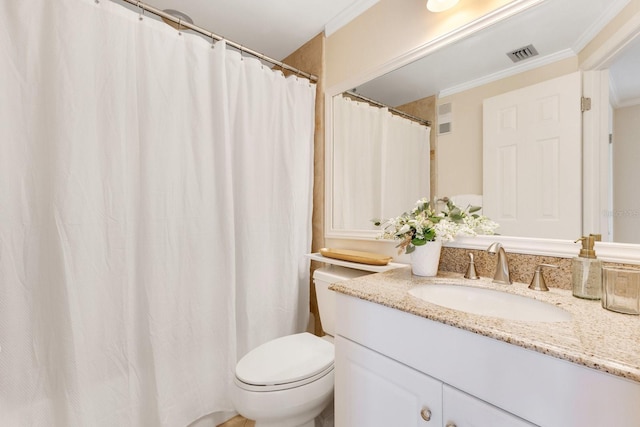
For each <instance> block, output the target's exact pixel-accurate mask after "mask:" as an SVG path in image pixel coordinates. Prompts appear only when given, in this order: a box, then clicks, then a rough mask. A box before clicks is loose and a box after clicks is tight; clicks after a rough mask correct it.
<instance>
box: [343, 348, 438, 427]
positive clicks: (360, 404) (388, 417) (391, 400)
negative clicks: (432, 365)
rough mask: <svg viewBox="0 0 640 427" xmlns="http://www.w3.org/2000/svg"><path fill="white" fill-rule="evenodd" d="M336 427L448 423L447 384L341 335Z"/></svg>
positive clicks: (436, 424) (418, 425) (386, 426)
mask: <svg viewBox="0 0 640 427" xmlns="http://www.w3.org/2000/svg"><path fill="white" fill-rule="evenodd" d="M335 346H336V360H335V381H336V388H335V425H336V427H355V426H367V427H378V426H379V427H389V426H402V427H412V426H416V427H429V426H434V427H435V426H438V427H440V426H441V425H442V383H441V382H440V381H438V380H435V379H433V378H431V377H429V376H427V375H425V374H423V373H421V372H418V371H416V370H414V369H411V368H409V367H408V366H406V365H403V364H401V363H399V362H396V361H395V360H392V359H389V358H388V357H386V356H383V355H381V354H379V353H376V352H375V351H373V350H370V349H368V348H366V347H363V346H361V345H359V344H356V343H354V342H352V341H349V340H347V339H345V338H343V337H340V336H338V337H336V340H335Z"/></svg>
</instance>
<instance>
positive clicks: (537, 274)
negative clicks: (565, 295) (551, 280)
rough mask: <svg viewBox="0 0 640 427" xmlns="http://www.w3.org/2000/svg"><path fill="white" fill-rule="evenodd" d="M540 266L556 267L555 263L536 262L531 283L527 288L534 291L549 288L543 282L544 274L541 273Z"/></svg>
mask: <svg viewBox="0 0 640 427" xmlns="http://www.w3.org/2000/svg"><path fill="white" fill-rule="evenodd" d="M542 267H550V268H558V266H557V265H552V264H538V266H537V267H536V270H535V271H534V272H533V278H532V279H531V284H530V285H529V289H533V290H534V291H548V290H549V288H548V287H547V284H546V283H545V282H544V276H543V275H542Z"/></svg>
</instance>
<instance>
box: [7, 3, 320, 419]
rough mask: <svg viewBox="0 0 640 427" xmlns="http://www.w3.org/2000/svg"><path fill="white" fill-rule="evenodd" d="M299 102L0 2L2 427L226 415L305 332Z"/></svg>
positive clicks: (173, 55)
mask: <svg viewBox="0 0 640 427" xmlns="http://www.w3.org/2000/svg"><path fill="white" fill-rule="evenodd" d="M314 96H315V88H314V86H313V85H311V84H309V82H308V81H303V80H299V79H297V78H284V77H283V76H282V74H281V73H278V72H272V71H271V70H269V69H267V68H265V67H262V65H261V64H260V63H259V62H258V61H257V60H254V59H248V58H244V59H242V58H241V56H240V55H239V54H238V53H236V52H232V51H229V50H227V49H226V48H225V46H224V44H223V43H218V44H216V45H215V48H213V49H212V48H211V43H210V41H207V40H205V39H203V38H201V37H198V36H195V35H189V34H179V33H178V32H177V31H176V30H173V29H171V28H170V27H168V26H166V25H164V24H162V23H160V22H158V21H155V20H153V19H151V18H149V17H146V18H144V19H142V20H139V19H138V14H136V13H135V12H131V11H129V10H127V9H125V8H123V7H121V6H119V5H116V4H114V3H112V2H110V1H106V0H103V1H101V2H100V3H96V2H95V1H94V0H56V1H50V0H31V1H28V2H18V1H3V2H1V3H0V425H3V426H11V427H21V426H29V427H36V426H47V427H75V426H78V427H100V426H105V427H106V426H108V427H113V426H118V427H123V426H132V427H133V426H136V427H137V426H140V427H150V426H154V427H155V426H176V427H183V426H186V425H187V424H189V423H190V422H191V421H193V420H195V419H196V418H198V417H200V416H202V415H205V414H207V413H211V412H216V411H228V410H232V405H231V402H230V401H229V399H228V390H227V387H228V386H229V384H230V383H231V381H232V378H233V369H234V366H235V363H236V360H237V358H238V357H240V356H242V355H243V354H244V353H245V352H246V351H248V350H249V349H251V348H252V347H254V346H256V345H258V344H260V343H262V342H264V341H266V340H268V339H271V338H273V337H276V336H280V335H284V334H288V333H292V332H294V331H299V330H301V329H303V327H304V326H305V324H306V319H307V315H308V314H307V312H308V310H307V308H308V294H307V288H308V263H307V262H306V261H305V260H304V256H303V255H304V254H305V253H306V252H307V251H309V249H310V239H311V226H310V224H311V188H312V182H311V180H312V144H313V129H314V124H313V103H314Z"/></svg>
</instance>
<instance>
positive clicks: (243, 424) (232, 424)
mask: <svg viewBox="0 0 640 427" xmlns="http://www.w3.org/2000/svg"><path fill="white" fill-rule="evenodd" d="M255 425H256V422H255V421H251V420H248V419H246V418H244V417H243V416H241V415H238V416H235V417H233V418H231V419H230V420H228V421H226V422H224V423H222V424H220V425H219V426H218V427H254V426H255Z"/></svg>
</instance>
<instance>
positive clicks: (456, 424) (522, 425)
mask: <svg viewBox="0 0 640 427" xmlns="http://www.w3.org/2000/svg"><path fill="white" fill-rule="evenodd" d="M442 416H443V419H444V422H445V424H444V425H445V426H446V427H487V426H491V427H531V426H534V424H530V423H528V422H526V421H524V420H523V419H522V418H519V417H516V416H515V415H513V414H510V413H508V412H505V411H503V410H502V409H499V408H497V407H495V406H493V405H491V404H489V403H487V402H485V401H482V400H480V399H477V398H475V397H473V396H470V395H468V394H466V393H463V392H461V391H460V390H458V389H455V388H453V387H451V386H448V385H446V384H444V385H443V386H442Z"/></svg>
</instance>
